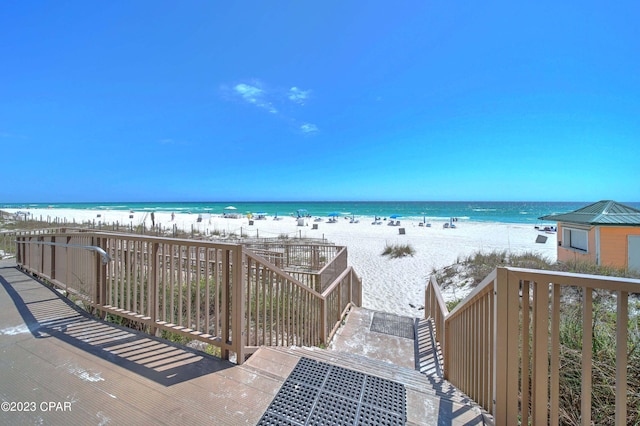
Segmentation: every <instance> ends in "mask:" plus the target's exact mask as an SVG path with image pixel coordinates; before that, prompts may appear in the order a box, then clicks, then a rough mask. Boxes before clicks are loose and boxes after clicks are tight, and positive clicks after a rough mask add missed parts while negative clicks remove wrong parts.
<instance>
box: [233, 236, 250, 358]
mask: <svg viewBox="0 0 640 426" xmlns="http://www.w3.org/2000/svg"><path fill="white" fill-rule="evenodd" d="M245 284H246V283H245V282H244V274H243V265H242V246H241V245H237V246H235V248H234V249H233V288H232V291H233V311H232V319H231V329H232V330H233V341H232V344H233V346H234V347H235V352H236V364H238V365H240V364H242V363H244V338H243V336H242V331H243V330H244V313H245V303H244V288H245Z"/></svg>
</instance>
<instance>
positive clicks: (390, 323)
mask: <svg viewBox="0 0 640 426" xmlns="http://www.w3.org/2000/svg"><path fill="white" fill-rule="evenodd" d="M414 321H415V320H414V319H413V318H409V317H401V316H399V315H394V314H388V313H385V312H374V313H373V321H371V327H369V330H371V331H376V332H378V333H384V334H390V335H392V336H398V337H404V338H406V339H412V340H413V339H414V338H415V333H414Z"/></svg>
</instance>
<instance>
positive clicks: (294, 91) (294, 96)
mask: <svg viewBox="0 0 640 426" xmlns="http://www.w3.org/2000/svg"><path fill="white" fill-rule="evenodd" d="M310 92H311V91H310V90H301V89H298V88H297V87H295V86H293V87H292V88H291V89H289V94H288V95H287V96H288V98H289V100H290V101H292V102H295V103H297V104H301V105H303V104H304V101H305V100H307V98H309V93H310Z"/></svg>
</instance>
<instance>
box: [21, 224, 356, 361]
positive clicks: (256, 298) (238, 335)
mask: <svg viewBox="0 0 640 426" xmlns="http://www.w3.org/2000/svg"><path fill="white" fill-rule="evenodd" d="M16 239H17V240H18V244H17V245H18V249H19V250H18V253H17V263H18V265H19V266H20V267H22V268H23V269H25V270H28V271H30V272H32V273H34V274H37V275H39V276H41V277H43V278H45V279H47V280H49V281H50V282H51V283H52V284H54V285H56V286H58V287H61V288H64V289H65V290H67V291H70V292H74V293H76V294H78V295H79V296H80V297H83V298H84V299H85V300H86V301H87V303H89V304H91V305H92V306H94V307H95V308H96V309H97V310H98V311H99V312H100V314H101V315H102V316H104V315H106V314H114V315H118V316H121V317H124V318H128V319H129V320H131V321H134V322H136V323H140V324H144V325H146V326H147V327H149V331H150V332H152V333H155V332H156V331H165V332H171V333H177V334H180V335H184V336H187V337H189V338H191V339H196V340H200V341H203V342H206V343H208V344H211V345H214V346H217V347H219V348H220V350H221V356H222V357H223V358H227V359H228V358H229V356H230V353H235V354H236V362H238V363H242V362H244V359H245V357H246V356H247V355H250V354H251V353H252V352H253V351H254V350H255V349H256V348H257V347H258V346H260V345H281V346H290V345H305V346H312V345H321V344H327V343H328V339H330V337H331V335H332V330H333V329H335V325H336V324H340V321H341V319H342V317H341V315H340V314H341V313H343V312H345V311H346V310H348V307H349V306H351V305H352V304H354V302H357V303H358V304H359V303H360V300H361V291H362V290H361V282H360V280H359V278H357V276H356V275H355V273H354V272H353V270H352V269H351V268H349V269H347V270H345V271H344V272H343V273H342V274H340V276H339V277H338V279H337V280H335V282H334V283H332V285H331V286H330V287H331V289H332V290H330V291H327V292H325V294H320V293H318V292H317V291H315V290H314V289H313V288H310V287H308V286H306V285H305V284H303V283H302V282H300V281H299V280H297V279H296V278H294V277H292V276H290V275H288V274H287V273H286V272H285V271H283V270H282V269H280V268H279V267H277V266H276V265H274V264H272V263H271V262H269V261H268V260H267V259H265V258H263V257H262V256H259V255H257V254H255V253H252V252H251V251H250V250H247V249H246V248H243V246H242V245H240V244H228V243H217V242H208V241H195V240H187V239H174V238H163V237H154V236H143V235H133V234H123V233H111V232H82V233H76V232H72V233H56V234H38V235H31V234H24V235H17V236H16ZM87 247H97V248H100V250H102V251H103V252H104V253H105V254H108V255H109V256H110V258H111V259H112V260H111V261H109V262H108V263H107V264H106V265H104V264H102V263H101V262H100V261H99V258H98V257H97V256H94V255H92V254H89V253H90V252H89V251H88V250H87ZM296 250H298V251H299V250H301V247H298V248H296ZM345 254H346V253H345ZM336 312H338V313H336Z"/></svg>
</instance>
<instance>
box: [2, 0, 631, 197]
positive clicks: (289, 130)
mask: <svg viewBox="0 0 640 426" xmlns="http://www.w3.org/2000/svg"><path fill="white" fill-rule="evenodd" d="M639 20H640V3H639V2H637V1H618V2H610V3H606V4H605V3H602V2H591V1H579V2H578V1H566V2H528V4H525V2H513V1H505V2H474V1H456V2H435V1H426V0H425V1H407V2H388V1H384V2H383V1H367V2H363V1H352V2H345V1H332V0H327V1H322V2H307V1H288V2H267V1H246V2H214V1H184V2H175V1H172V2H169V1H158V0H154V1H109V2H93V1H84V0H83V1H37V2H36V1H29V0H24V1H23V0H20V1H12V0H6V1H3V2H2V4H1V5H0V57H1V58H2V66H1V67H0V152H1V154H0V157H1V163H2V165H1V166H0V170H1V171H2V176H3V177H2V181H3V183H2V184H0V202H7V203H9V202H64V201H67V202H80V201H87V202H91V201H222V200H239V201H242V200H258V201H259V200H272V201H278V200H318V201H333V200H427V201H429V200H486V201H501V200H514V201H524V200H531V201H597V200H600V199H615V200H618V201H623V202H624V201H640V30H639V29H638V28H640V27H639V26H638V25H637V23H638V21H639Z"/></svg>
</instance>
